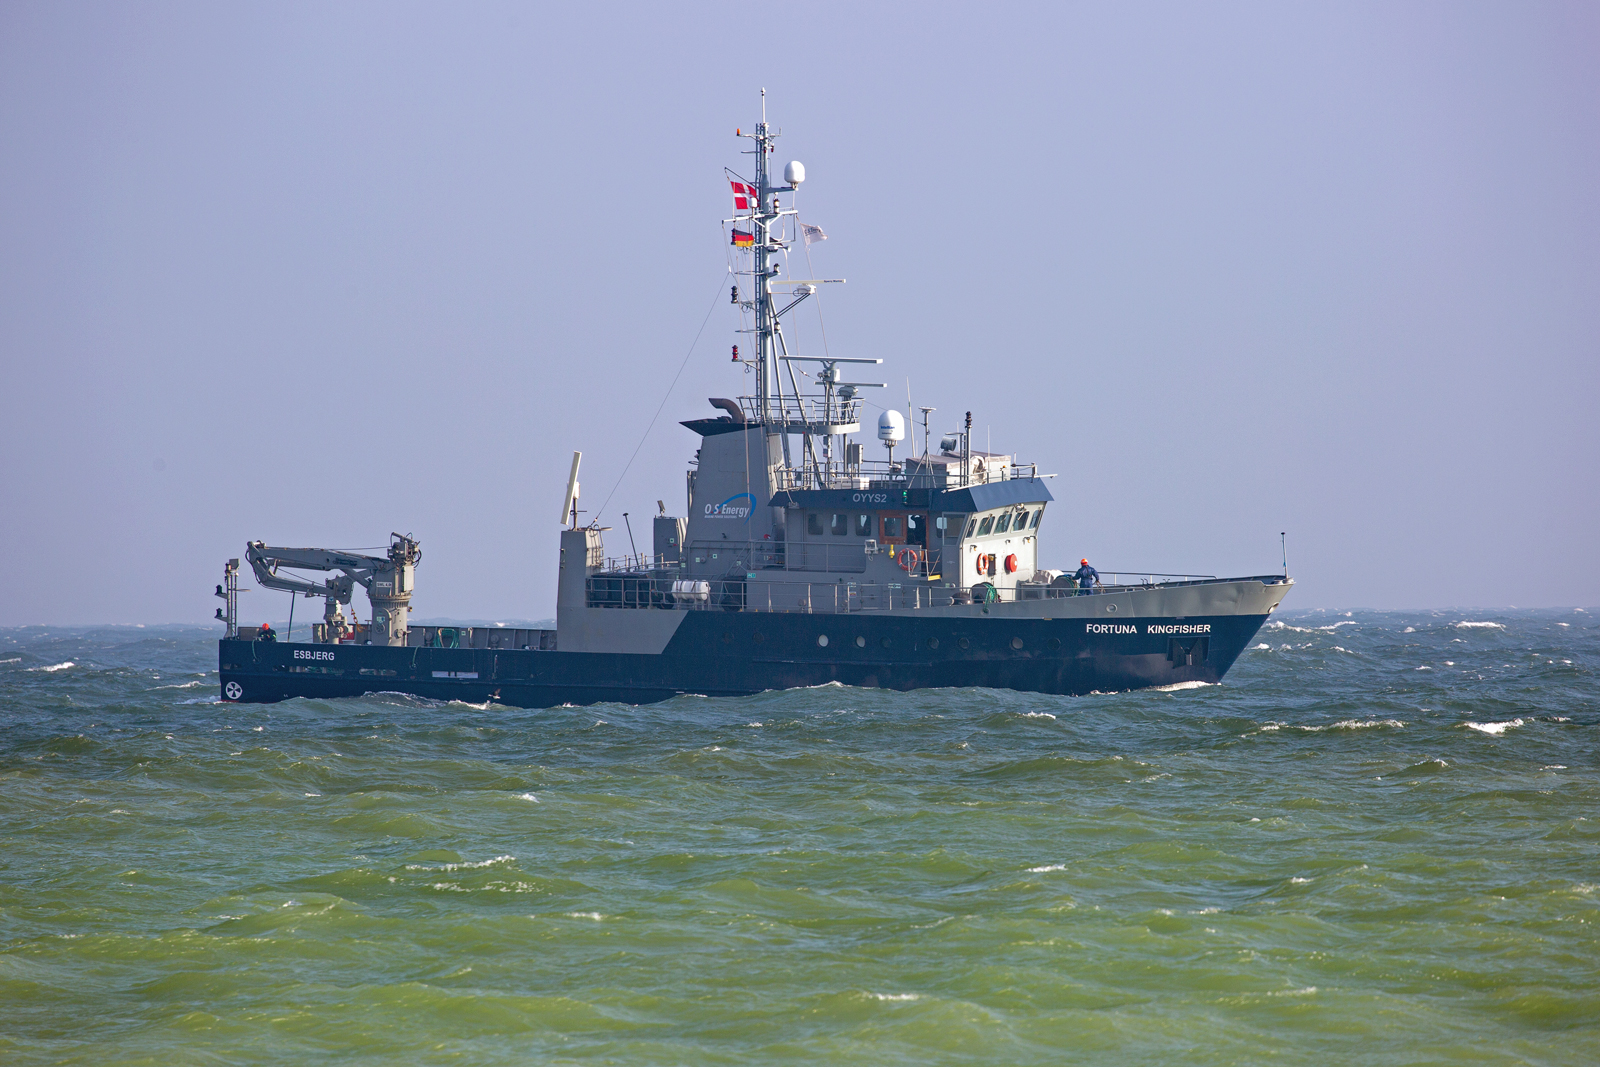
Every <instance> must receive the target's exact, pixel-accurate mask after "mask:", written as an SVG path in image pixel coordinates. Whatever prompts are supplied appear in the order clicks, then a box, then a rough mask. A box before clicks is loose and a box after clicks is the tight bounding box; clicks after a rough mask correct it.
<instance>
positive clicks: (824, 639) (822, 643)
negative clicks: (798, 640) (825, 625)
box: [817, 634, 828, 648]
mask: <svg viewBox="0 0 1600 1067" xmlns="http://www.w3.org/2000/svg"><path fill="white" fill-rule="evenodd" d="M817 647H818V648H827V647H828V635H827V634H818V635H817Z"/></svg>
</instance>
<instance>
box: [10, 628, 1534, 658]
mask: <svg viewBox="0 0 1600 1067" xmlns="http://www.w3.org/2000/svg"><path fill="white" fill-rule="evenodd" d="M1561 625H1562V626H1565V625H1566V623H1562V624H1561ZM21 662H22V657H21V656H12V657H11V658H10V659H0V663H21Z"/></svg>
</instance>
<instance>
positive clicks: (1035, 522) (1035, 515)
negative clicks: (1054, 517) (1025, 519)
mask: <svg viewBox="0 0 1600 1067" xmlns="http://www.w3.org/2000/svg"><path fill="white" fill-rule="evenodd" d="M1042 518H1044V508H1040V509H1039V510H1038V511H1035V512H1034V513H1033V528H1034V529H1035V530H1037V529H1038V528H1039V520H1040V519H1042Z"/></svg>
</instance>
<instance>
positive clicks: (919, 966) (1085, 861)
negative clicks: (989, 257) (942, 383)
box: [0, 611, 1600, 1065]
mask: <svg viewBox="0 0 1600 1067" xmlns="http://www.w3.org/2000/svg"><path fill="white" fill-rule="evenodd" d="M1280 617H1281V618H1282V620H1283V621H1281V622H1277V623H1274V624H1273V625H1271V626H1269V627H1268V628H1267V629H1264V630H1263V631H1262V633H1261V636H1260V637H1259V638H1258V646H1257V647H1255V648H1252V649H1251V650H1250V651H1248V652H1246V653H1245V654H1244V656H1243V657H1242V658H1241V660H1240V661H1239V663H1238V665H1237V666H1236V667H1235V669H1234V670H1233V672H1232V673H1231V674H1229V676H1228V678H1227V681H1226V684H1224V685H1221V686H1211V687H1200V688H1189V689H1181V690H1177V691H1170V692H1141V693H1125V694H1107V695H1095V696H1089V697H1079V698H1070V697H1045V696H1037V695H1028V694H1018V693H1009V692H997V691H988V690H933V691H925V692H919V693H909V694H902V693H883V692H875V691H866V690H857V689H849V688H842V687H837V686H826V687H821V688H816V689H807V690H797V691H790V692H781V693H769V694H766V695H763V696H759V697H754V698H746V699H717V700H711V699H702V698H680V699H678V700H675V701H672V702H670V703H666V704H660V705H655V706H651V707H627V706H621V705H602V706H596V707H589V708H558V709H553V710H547V711H523V710H515V709H508V708H502V707H497V706H485V707H479V706H474V705H466V704H437V703H430V702H426V701H421V700H416V699H413V698H410V697H404V696H397V695H385V694H381V693H380V694H371V695H369V696H367V697H364V698H362V699H355V700H340V701H301V700H297V701H290V702H287V703H284V704H279V705H272V706H263V705H228V704H221V703H217V702H216V698H217V676H216V674H215V672H214V668H215V666H216V656H215V643H214V642H215V637H216V634H215V632H213V631H208V630H203V629H182V628H155V627H151V628H143V629H130V628H119V629H77V630H59V629H49V628H42V629H41V628H26V629H12V630H5V631H0V724H3V736H0V1063H5V1064H44V1063H50V1064H58V1063H71V1064H233V1063H238V1064H254V1063H263V1064H266V1063H319V1064H320V1063H338V1064H385V1065H388V1064H396V1063H406V1064H528V1063H541V1064H542V1063H551V1064H563V1063H573V1064H579V1063H582V1064H747V1063H776V1064H791V1063H792V1064H800V1063H805V1064H815V1063H846V1064H855V1063H858V1064H927V1063H985V1064H987V1063H993V1064H1059V1063H1094V1064H1105V1063H1109V1064H1123V1063H1127V1064H1143V1063H1153V1062H1162V1063H1174V1064H1177V1063H1182V1064H1212V1063H1218V1064H1224V1063H1227V1064H1234V1063H1274V1064H1280V1063H1281V1064H1313V1063H1314V1064H1327V1063H1353V1064H1367V1063H1371V1064H1394V1063H1428V1064H1458V1063H1459V1064H1518V1063H1527V1064H1591V1063H1595V1062H1600V773H1597V770H1600V767H1597V764H1600V732H1597V726H1600V687H1597V684H1596V678H1597V668H1600V629H1597V626H1596V623H1595V621H1594V618H1593V617H1592V616H1591V615H1589V614H1587V613H1584V612H1575V611H1568V612H1516V613H1482V612H1478V613H1465V614H1464V613H1460V612H1456V613H1438V614H1379V613H1359V612H1358V613H1355V614H1353V615H1348V616H1347V615H1344V614H1338V615H1335V614H1331V613H1326V614H1312V615H1306V614H1301V615H1294V614H1289V615H1286V616H1280Z"/></svg>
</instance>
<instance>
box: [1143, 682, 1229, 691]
mask: <svg viewBox="0 0 1600 1067" xmlns="http://www.w3.org/2000/svg"><path fill="white" fill-rule="evenodd" d="M1216 684H1217V683H1216V682H1173V683H1172V684H1171V685H1158V686H1154V687H1153V689H1154V691H1155V692H1157V693H1177V692H1180V691H1182V690H1184V689H1204V688H1205V687H1206V686H1208V685H1216Z"/></svg>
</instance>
